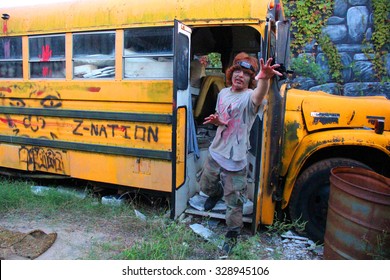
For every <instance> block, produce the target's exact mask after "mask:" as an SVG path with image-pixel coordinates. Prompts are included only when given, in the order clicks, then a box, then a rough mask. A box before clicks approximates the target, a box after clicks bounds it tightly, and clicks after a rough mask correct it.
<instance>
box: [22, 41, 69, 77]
mask: <svg viewBox="0 0 390 280" xmlns="http://www.w3.org/2000/svg"><path fill="white" fill-rule="evenodd" d="M29 62H30V78H65V35H54V36H34V37H30V38H29Z"/></svg>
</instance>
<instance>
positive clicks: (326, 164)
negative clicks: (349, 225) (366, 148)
mask: <svg viewBox="0 0 390 280" xmlns="http://www.w3.org/2000/svg"><path fill="white" fill-rule="evenodd" d="M337 166H351V167H363V168H367V169H371V168H369V167H368V166H367V165H365V164H363V163H361V162H359V161H356V160H352V159H347V158H331V159H326V160H322V161H319V162H317V163H314V164H313V165H311V166H310V167H309V168H307V169H306V170H305V171H303V172H302V174H301V175H300V176H299V177H298V180H297V181H296V183H295V186H294V189H293V191H292V194H291V199H290V204H289V211H290V216H291V219H292V220H293V221H294V220H298V219H299V218H300V221H307V224H306V227H305V231H306V233H307V234H308V236H309V238H310V239H312V240H313V241H319V242H323V241H324V235H325V226H326V216H327V212H328V199H329V190H330V181H329V177H330V171H331V169H332V168H334V167H337Z"/></svg>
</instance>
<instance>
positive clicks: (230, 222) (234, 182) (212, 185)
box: [199, 154, 247, 233]
mask: <svg viewBox="0 0 390 280" xmlns="http://www.w3.org/2000/svg"><path fill="white" fill-rule="evenodd" d="M219 181H221V183H222V186H223V196H224V200H225V204H226V216H225V218H226V224H227V226H228V230H229V231H237V232H238V233H239V232H240V231H241V228H242V227H243V225H244V224H243V220H242V212H243V205H244V204H245V202H246V201H247V197H246V194H247V170H246V168H244V169H242V170H240V171H228V170H226V169H224V168H222V167H221V166H220V165H219V164H218V163H217V162H216V161H215V160H214V159H213V158H212V157H211V156H210V154H209V155H208V156H207V158H206V160H205V163H204V164H203V170H202V174H201V176H200V180H199V185H200V189H201V191H202V192H204V193H205V194H207V195H208V196H217V195H218V191H219V185H218V182H219Z"/></svg>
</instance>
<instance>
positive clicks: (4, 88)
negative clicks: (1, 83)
mask: <svg viewBox="0 0 390 280" xmlns="http://www.w3.org/2000/svg"><path fill="white" fill-rule="evenodd" d="M0 91H6V92H8V93H11V92H12V89H11V88H9V87H0Z"/></svg>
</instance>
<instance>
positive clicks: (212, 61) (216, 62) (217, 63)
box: [207, 53, 222, 68]
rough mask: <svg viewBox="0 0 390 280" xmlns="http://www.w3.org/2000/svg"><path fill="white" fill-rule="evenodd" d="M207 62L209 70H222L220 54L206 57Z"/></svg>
mask: <svg viewBox="0 0 390 280" xmlns="http://www.w3.org/2000/svg"><path fill="white" fill-rule="evenodd" d="M207 57H208V61H209V67H211V68H222V63H221V54H219V53H210V54H208V55H207Z"/></svg>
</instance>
